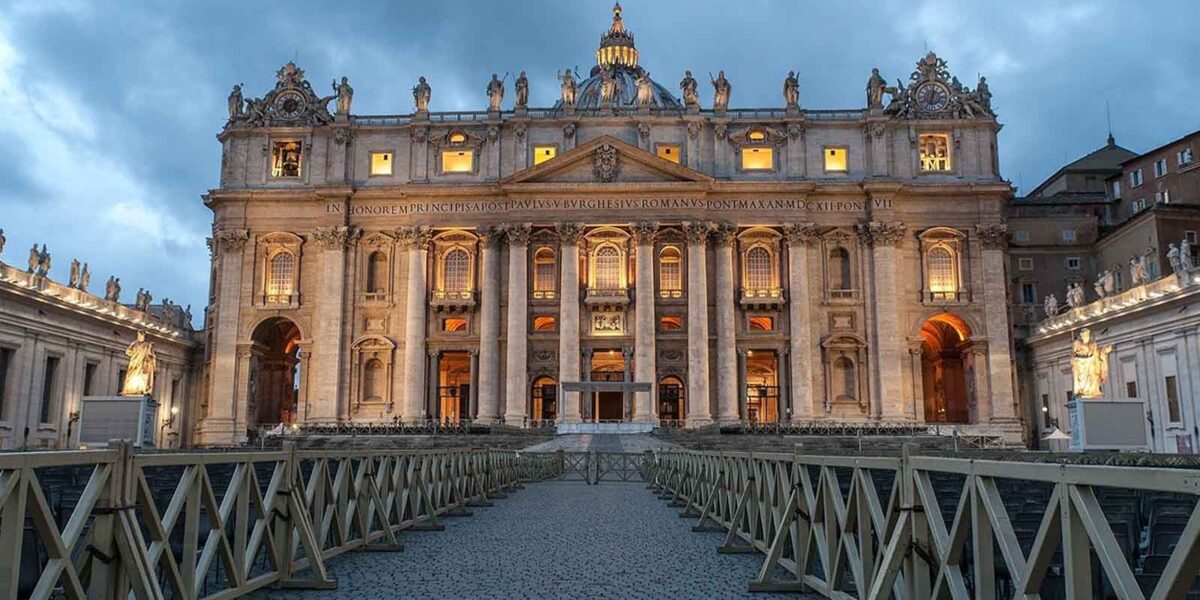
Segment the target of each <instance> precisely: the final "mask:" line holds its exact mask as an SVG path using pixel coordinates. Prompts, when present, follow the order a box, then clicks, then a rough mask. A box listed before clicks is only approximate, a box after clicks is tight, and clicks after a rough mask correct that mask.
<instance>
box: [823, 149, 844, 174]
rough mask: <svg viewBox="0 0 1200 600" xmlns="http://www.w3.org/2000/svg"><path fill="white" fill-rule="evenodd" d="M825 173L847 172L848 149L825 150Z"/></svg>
mask: <svg viewBox="0 0 1200 600" xmlns="http://www.w3.org/2000/svg"><path fill="white" fill-rule="evenodd" d="M823 152H824V156H825V172H826V173H845V172H846V149H845V148H825V149H824V151H823Z"/></svg>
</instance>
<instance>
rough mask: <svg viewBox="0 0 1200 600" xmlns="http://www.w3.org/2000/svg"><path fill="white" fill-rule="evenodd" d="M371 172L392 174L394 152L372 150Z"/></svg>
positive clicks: (373, 173)
mask: <svg viewBox="0 0 1200 600" xmlns="http://www.w3.org/2000/svg"><path fill="white" fill-rule="evenodd" d="M371 174H372V175H391V174H392V153H391V152H372V153H371Z"/></svg>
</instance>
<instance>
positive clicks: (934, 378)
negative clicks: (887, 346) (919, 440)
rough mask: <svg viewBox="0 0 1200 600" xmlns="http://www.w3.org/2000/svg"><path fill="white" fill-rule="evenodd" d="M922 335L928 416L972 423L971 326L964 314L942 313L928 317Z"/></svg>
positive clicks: (924, 390)
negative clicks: (968, 382)
mask: <svg viewBox="0 0 1200 600" xmlns="http://www.w3.org/2000/svg"><path fill="white" fill-rule="evenodd" d="M921 339H922V342H921V380H922V387H923V390H922V391H923V396H924V398H925V420H926V421H927V422H933V423H969V422H970V420H971V415H970V402H969V401H968V396H967V394H968V386H967V360H968V350H969V346H970V340H971V329H970V328H969V327H968V326H967V324H966V323H965V322H964V321H963V320H962V319H961V318H959V317H957V316H955V315H952V314H949V313H942V314H938V315H934V316H932V317H930V318H929V320H928V321H925V323H924V325H922V326H921Z"/></svg>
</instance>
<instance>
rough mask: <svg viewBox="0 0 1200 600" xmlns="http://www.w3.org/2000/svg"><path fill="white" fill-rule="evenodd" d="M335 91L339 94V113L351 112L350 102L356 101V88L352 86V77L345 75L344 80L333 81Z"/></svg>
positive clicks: (346, 113)
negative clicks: (339, 81)
mask: <svg viewBox="0 0 1200 600" xmlns="http://www.w3.org/2000/svg"><path fill="white" fill-rule="evenodd" d="M333 92H334V93H335V94H337V114H339V115H348V114H350V104H351V103H352V102H354V88H352V87H350V79H349V78H348V77H343V78H342V82H341V83H340V84H339V83H338V82H336V81H334V82H333Z"/></svg>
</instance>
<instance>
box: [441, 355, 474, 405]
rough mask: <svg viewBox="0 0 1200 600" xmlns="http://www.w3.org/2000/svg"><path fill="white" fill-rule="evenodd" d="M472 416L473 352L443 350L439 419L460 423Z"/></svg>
mask: <svg viewBox="0 0 1200 600" xmlns="http://www.w3.org/2000/svg"><path fill="white" fill-rule="evenodd" d="M470 416H471V354H470V353H469V352H466V351H447V352H443V353H442V356H441V359H440V360H438V405H437V419H438V421H439V422H441V423H458V422H459V421H461V420H463V419H467V418H470Z"/></svg>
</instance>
